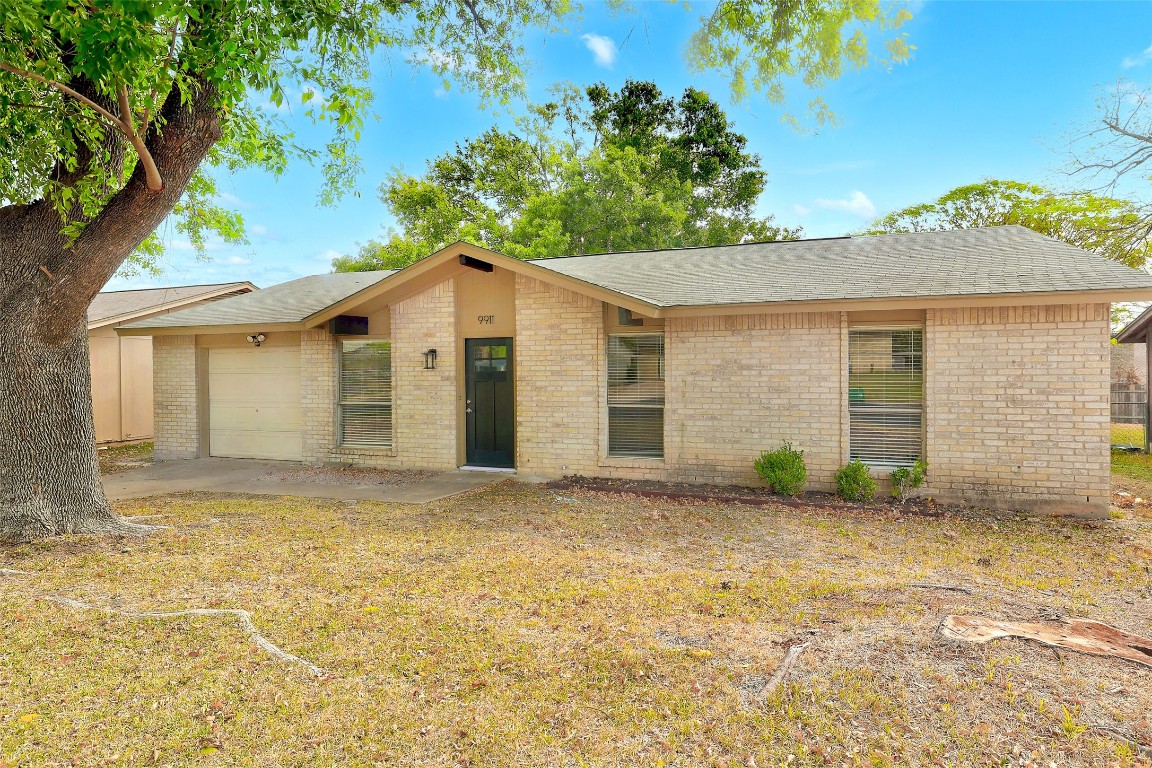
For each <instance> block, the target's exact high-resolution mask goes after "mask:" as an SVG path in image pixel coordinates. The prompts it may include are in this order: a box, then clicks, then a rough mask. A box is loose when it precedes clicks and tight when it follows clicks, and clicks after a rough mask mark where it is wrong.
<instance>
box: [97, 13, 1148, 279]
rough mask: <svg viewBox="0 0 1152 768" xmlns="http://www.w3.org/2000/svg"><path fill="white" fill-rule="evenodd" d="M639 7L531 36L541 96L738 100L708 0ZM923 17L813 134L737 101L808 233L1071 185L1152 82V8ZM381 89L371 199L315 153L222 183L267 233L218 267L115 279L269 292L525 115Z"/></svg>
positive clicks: (173, 242)
mask: <svg viewBox="0 0 1152 768" xmlns="http://www.w3.org/2000/svg"><path fill="white" fill-rule="evenodd" d="M635 6H636V12H635V13H633V14H628V15H613V14H611V13H609V12H607V11H606V9H605V8H603V6H600V5H598V4H596V3H587V4H586V6H585V9H584V14H583V17H582V18H581V19H580V20H578V21H573V22H572V23H571V24H570V25H569V27H570V29H569V31H568V32H567V33H566V34H563V35H552V36H546V35H543V34H537V35H535V36H533V37H531V38H530V39H529V40H528V41H527V44H528V48H529V53H530V55H531V57H532V59H533V62H534V64H533V68H532V71H531V73H530V75H529V77H528V80H527V88H528V92H529V98H530V99H532V100H537V101H539V100H543V99H545V98H546V95H547V89H548V87H549V86H550V85H552V84H553V83H555V82H558V81H571V82H573V83H576V84H577V85H587V84H590V83H594V82H599V81H603V82H605V83H607V84H608V85H609V86H610V87H613V88H615V87H618V86H620V85H621V84H622V83H623V82H624V81H625V80H626V79H628V78H633V79H649V80H654V81H655V82H656V83H657V84H658V85H659V86H660V87H661V88H662V89H663V90H664V92H665V93H668V94H679V93H680V92H681V91H682V90H683V89H684V88H685V87H686V86H689V85H691V86H694V87H697V88H703V89H704V90H707V91H709V92H710V93H712V94H713V96H714V97H716V98H717V100H719V101H721V103H725V104H727V103H728V89H727V84H726V82H725V80H724V79H723V77H722V76H721V75H718V74H717V75H707V76H703V77H701V76H699V75H692V74H690V73H689V72H688V69H687V67H686V65H685V61H684V56H683V51H684V46H685V43H686V41H687V39H688V36H689V35H690V34H691V32H692V30H693V29H694V28H695V26H696V23H697V21H698V19H699V17H700V16H701V14H703V13H704V12H705V11H706V9H707V6H706V5H703V4H701V5H694V7H693V8H691V9H689V10H684V8H683V7H682V6H680V5H676V4H669V3H665V2H655V0H639V1H638V2H636V3H635ZM912 10H913V12H914V14H915V18H914V19H913V21H911V22H910V23H909V24H908V25H907V26H906V31H907V33H908V37H909V40H910V42H911V43H912V44H913V45H914V46H916V50H915V51H914V55H913V58H912V60H911V61H910V62H908V63H907V64H904V65H900V66H897V67H894V68H892V69H891V70H883V69H880V68H874V67H872V68H868V69H866V70H864V71H862V72H858V73H848V74H846V75H845V76H844V77H843V78H841V79H840V80H839V81H837V82H835V83H833V84H832V85H830V86H829V87H827V88H825V89H824V90H823V91H822V93H821V95H822V96H823V97H824V98H825V99H826V100H827V101H828V102H829V103H830V104H831V106H832V108H833V109H834V110H835V111H836V112H837V114H838V115H839V116H840V117H841V121H842V122H841V124H840V125H839V126H838V127H834V128H824V129H821V130H820V131H818V132H815V133H812V132H809V133H801V132H797V131H796V130H795V129H793V128H791V127H789V126H788V125H786V124H784V123H783V122H782V121H781V116H782V114H783V112H784V110H782V109H781V108H779V107H776V106H773V105H771V104H768V103H767V102H765V101H764V100H763V98H761V97H756V96H755V95H753V96H752V97H750V98H749V99H748V100H746V101H745V102H742V103H741V104H738V105H729V106H728V115H729V119H730V120H731V121H732V122H733V123H734V125H735V127H736V129H737V130H739V131H740V132H742V133H743V134H744V135H746V136H747V137H748V139H749V146H750V149H751V150H752V151H755V152H757V153H758V154H760V156H761V158H762V164H763V167H764V168H765V170H767V172H768V178H769V183H768V188H767V190H766V191H765V193H764V195H763V197H762V198H761V201H760V210H761V212H762V213H766V214H768V213H770V214H772V215H774V216H775V217H776V219H777V220H778V221H779V222H780V223H783V224H787V225H791V226H802V227H803V228H804V232H805V235H806V236H808V237H827V236H834V235H841V234H845V233H849V232H852V231H855V230H858V229H859V228H861V227H862V226H864V225H865V224H867V223H868V222H869V221H870V220H872V219H873V218H874V217H875V216H877V215H883V214H884V213H886V212H888V211H891V210H895V209H899V208H901V207H903V206H906V205H909V204H912V203H917V202H923V201H926V200H930V199H933V198H935V197H936V196H938V195H939V194H941V193H943V192H945V191H947V190H949V189H951V188H953V187H955V186H958V185H960V184H966V183H972V182H976V181H980V180H981V179H985V178H1007V179H1016V180H1021V181H1037V182H1041V183H1049V184H1052V185H1054V186H1058V187H1059V186H1067V185H1068V183H1069V182H1068V179H1067V178H1066V177H1065V176H1064V174H1063V172H1062V169H1063V168H1064V167H1065V165H1066V156H1065V155H1064V154H1063V153H1062V151H1061V148H1062V146H1063V145H1064V144H1065V143H1066V141H1067V139H1068V138H1069V136H1071V135H1073V134H1075V133H1076V132H1077V131H1078V129H1083V128H1084V127H1085V126H1087V125H1088V124H1089V123H1090V121H1091V120H1092V119H1093V117H1094V116H1095V114H1096V111H1095V102H1096V99H1097V98H1098V97H1099V96H1101V95H1102V94H1103V93H1105V92H1106V91H1107V90H1108V89H1109V88H1111V87H1112V86H1113V85H1114V84H1115V83H1116V81H1117V79H1118V78H1120V77H1125V78H1128V79H1130V80H1133V81H1134V82H1137V83H1143V84H1147V83H1149V82H1152V3H1142V2H991V1H988V2H959V1H954V2H933V1H929V2H923V3H921V2H917V3H915V4H914V6H913V8H912ZM375 89H376V96H377V100H376V112H377V113H378V114H379V115H380V119H379V120H378V121H377V120H370V121H369V124H368V126H367V127H366V129H365V131H364V133H363V138H362V141H361V144H360V151H361V154H362V156H363V158H364V165H365V169H366V171H365V173H364V175H363V177H362V178H361V179H360V183H359V189H358V194H357V195H354V196H349V197H347V198H345V199H344V200H342V201H341V202H340V203H338V204H337V205H336V206H335V207H330V208H325V207H321V206H319V205H318V204H317V203H316V195H317V192H318V190H319V187H320V179H319V173H318V171H317V170H316V169H314V168H312V167H310V166H309V165H307V164H306V163H298V164H295V165H293V166H291V167H290V168H289V170H288V171H287V173H285V174H284V175H283V176H281V177H279V178H274V177H270V176H268V175H266V174H262V173H258V172H255V171H244V172H240V173H236V174H232V175H225V176H221V177H220V179H219V181H220V189H221V193H222V198H223V202H224V203H225V204H228V205H231V206H234V207H235V208H236V209H237V210H239V211H240V212H241V213H242V214H243V215H244V218H245V221H246V222H247V225H248V228H249V236H250V241H251V242H250V243H249V244H246V245H227V244H220V243H212V244H211V246H210V251H209V256H210V258H211V260H210V261H208V262H202V261H197V260H196V258H195V256H194V254H193V253H192V252H191V251H190V249H189V247H188V245H187V244H186V243H183V242H181V241H180V240H179V239H177V238H170V239H169V247H168V252H167V254H166V256H165V258H164V260H163V267H164V274H163V275H162V276H161V277H159V278H154V277H134V278H119V277H117V278H114V279H113V281H112V282H111V283H109V285H108V289H110V290H114V289H124V288H141V287H151V286H163V285H180V284H188V283H211V282H224V281H230V280H251V281H253V282H255V283H256V284H258V285H260V286H267V285H271V284H274V283H278V282H283V281H285V280H291V279H294V278H296V277H300V276H303V275H308V274H316V273H318V272H325V271H329V269H330V261H331V259H332V257H333V256H335V255H337V254H345V253H351V252H354V251H355V250H356V247H357V243H361V242H364V241H366V240H368V239H369V238H372V237H376V236H379V235H380V234H381V233H382V232H383V230H384V229H385V228H386V227H387V226H388V225H389V224H390V223H391V218H390V216H389V214H388V212H387V210H386V209H385V207H384V205H383V204H382V203H381V202H380V201H379V199H378V197H377V192H376V190H377V187H378V186H379V183H380V181H381V180H383V178H384V177H385V176H386V175H387V174H388V172H389V170H390V169H392V168H394V167H400V168H403V169H405V170H407V171H409V172H412V173H420V172H421V171H422V170H423V168H424V166H425V163H426V161H427V160H429V159H430V158H433V157H436V156H437V155H440V154H442V153H444V152H446V151H449V150H451V149H452V148H453V146H454V145H455V143H456V142H457V141H461V140H464V139H467V138H469V137H471V136H474V135H476V134H478V133H480V132H481V131H483V130H484V129H485V128H487V127H489V126H490V125H492V124H493V123H499V124H503V125H507V124H509V123H510V122H511V117H512V116H511V115H510V114H509V113H508V112H493V111H491V110H489V111H483V110H481V109H479V108H478V105H477V100H476V98H475V97H474V96H472V95H470V94H468V93H464V92H460V91H458V90H450V91H447V92H445V91H444V89H443V88H442V87H441V84H440V82H439V80H438V79H437V78H435V77H434V76H432V75H430V74H428V73H423V72H418V71H415V70H413V69H411V68H409V67H408V66H407V65H405V64H404V63H403V62H402V61H401V60H400V59H399V58H398V57H395V56H394V57H393V58H392V60H391V61H390V62H388V63H384V62H383V61H381V64H380V66H379V67H377V77H376V83H375ZM792 95H793V96H794V97H795V101H796V102H797V103H799V104H803V103H806V102H807V100H808V99H809V98H810V96H811V95H812V94H809V93H807V92H805V91H804V90H803V88H802V87H794V88H793V90H792ZM512 109H513V110H515V109H516V107H515V105H514V106H513V107H512ZM297 111H299V110H297ZM294 122H297V123H298V125H296V127H297V129H298V131H299V135H300V136H301V137H302V138H304V139H307V138H308V137H310V136H311V137H315V138H316V139H317V144H319V142H321V141H322V138H321V137H322V135H323V134H322V133H320V132H318V131H316V130H315V129H313V128H312V127H311V126H310V125H308V124H307V121H305V120H304V119H300V120H299V121H294ZM1130 191H1131V192H1133V193H1136V194H1139V193H1152V189H1147V188H1143V189H1142V188H1140V187H1132V188H1131V190H1130ZM166 231H167V230H162V234H164V233H165V232H166Z"/></svg>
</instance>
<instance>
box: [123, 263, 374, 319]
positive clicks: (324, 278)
mask: <svg viewBox="0 0 1152 768" xmlns="http://www.w3.org/2000/svg"><path fill="white" fill-rule="evenodd" d="M394 272H395V270H382V271H379V272H343V273H337V274H330V275H312V276H310V277H302V278H300V279H299V280H292V281H290V282H287V283H280V284H279V285H273V286H272V287H270V288H265V289H264V290H262V291H256V292H254V293H245V294H243V295H241V296H236V297H234V298H231V299H227V300H224V301H214V302H211V303H209V304H202V305H200V306H198V307H192V308H191V309H186V310H183V311H182V312H173V313H172V314H170V315H161V316H160V317H153V318H150V319H148V320H143V321H141V322H138V323H130V324H128V325H127V326H125V327H127V328H184V327H193V326H208V325H247V324H251V323H298V322H300V321H302V320H304V319H305V318H307V317H308V316H310V315H314V314H315V313H317V312H319V311H320V310H322V309H326V308H328V307H330V306H332V305H333V304H335V303H336V302H338V301H342V300H344V299H346V298H348V297H349V296H351V295H353V294H355V293H359V292H360V291H362V290H364V289H365V288H367V287H368V286H371V285H375V284H376V283H378V282H380V281H381V280H383V279H384V278H386V277H388V276H389V275H391V274H393V273H394Z"/></svg>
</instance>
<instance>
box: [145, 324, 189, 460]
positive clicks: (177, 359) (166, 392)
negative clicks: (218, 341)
mask: <svg viewBox="0 0 1152 768" xmlns="http://www.w3.org/2000/svg"><path fill="white" fill-rule="evenodd" d="M197 353H198V350H197V349H196V337H195V336H155V337H153V339H152V361H153V362H152V364H153V370H154V371H155V373H154V375H153V377H152V393H153V399H154V408H155V420H156V438H155V457H156V460H157V461H171V460H174V459H194V458H196V457H197V456H198V455H199V452H200V400H199V396H198V394H197V382H198V380H199V378H198V370H197V364H196V361H197V356H198V354H197Z"/></svg>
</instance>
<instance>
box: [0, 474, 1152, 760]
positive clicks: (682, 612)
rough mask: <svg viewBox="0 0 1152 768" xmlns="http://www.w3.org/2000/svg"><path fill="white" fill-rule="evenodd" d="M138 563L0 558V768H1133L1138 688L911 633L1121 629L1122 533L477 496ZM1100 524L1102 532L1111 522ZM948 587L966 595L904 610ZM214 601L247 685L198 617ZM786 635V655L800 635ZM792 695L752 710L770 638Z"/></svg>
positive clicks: (1126, 577)
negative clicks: (974, 627) (264, 642)
mask: <svg viewBox="0 0 1152 768" xmlns="http://www.w3.org/2000/svg"><path fill="white" fill-rule="evenodd" d="M121 509H122V511H123V512H124V513H125V514H132V515H166V517H164V518H160V519H157V520H156V521H157V522H163V523H165V524H167V525H169V526H170V527H169V528H168V529H166V530H164V531H162V532H160V533H159V534H156V535H154V536H151V537H149V538H147V539H144V540H139V541H138V540H126V541H110V540H107V539H98V538H82V539H80V538H77V539H71V540H59V541H52V542H47V543H43V544H38V545H31V546H21V547H18V548H9V549H6V550H0V564H2V565H3V567H7V568H14V569H20V570H24V571H28V572H30V573H31V575H30V576H27V577H21V576H0V622H2V624H3V632H2V636H3V644H2V646H0V763H6V764H8V765H14V764H20V765H28V766H44V765H73V764H76V765H131V766H138V765H173V766H175V765H209V766H212V765H245V766H330V765H341V766H343V765H348V766H360V765H387V766H394V765H395V766H454V765H469V766H481V765H482V766H516V765H523V766H544V765H548V766H552V765H557V766H584V765H589V766H658V765H678V766H699V765H717V766H751V765H756V766H762V767H766V766H777V765H793V766H795V765H861V766H877V765H880V766H883V765H953V766H959V765H1026V764H1028V763H1029V762H1031V763H1032V764H1034V765H1037V766H1048V765H1050V764H1055V765H1059V766H1067V765H1073V766H1079V765H1100V766H1106V765H1133V764H1137V758H1136V757H1135V756H1134V754H1133V748H1132V747H1131V746H1130V745H1128V744H1127V743H1125V742H1124V741H1122V740H1119V739H1117V738H1115V737H1114V736H1111V735H1108V734H1106V733H1104V732H1102V731H1094V730H1085V729H1084V727H1085V726H1087V725H1095V724H1106V725H1109V726H1113V727H1115V728H1118V729H1120V730H1121V731H1123V732H1125V733H1128V734H1130V735H1132V736H1135V737H1137V738H1138V739H1140V740H1142V741H1143V742H1144V743H1152V726H1150V725H1149V723H1148V722H1147V720H1146V719H1145V718H1146V717H1147V715H1146V713H1147V712H1148V711H1149V710H1152V689H1150V686H1149V683H1150V682H1152V681H1150V680H1149V677H1150V675H1149V670H1146V669H1144V668H1141V667H1139V666H1137V665H1133V664H1130V663H1126V662H1122V661H1117V660H1112V659H1102V658H1094V657H1086V656H1076V655H1073V654H1057V653H1055V652H1054V651H1052V650H1051V649H1048V648H1044V647H1040V646H1037V645H1035V644H1031V643H1028V642H1026V641H1018V640H1005V641H997V642H995V643H993V644H990V645H988V646H968V645H955V644H951V643H947V642H945V641H942V640H940V639H938V637H937V635H936V634H935V627H936V624H937V622H938V621H939V620H940V618H941V617H942V616H944V615H946V614H947V613H969V612H972V613H980V614H984V615H990V616H996V617H1002V618H1018V619H1036V618H1037V617H1040V616H1050V615H1055V614H1061V613H1062V614H1068V615H1077V616H1085V617H1091V618H1095V619H1099V620H1102V621H1107V622H1111V623H1114V624H1116V625H1118V626H1120V627H1123V628H1125V629H1127V630H1130V631H1133V632H1137V633H1141V634H1145V635H1147V634H1149V633H1150V629H1152V610H1150V608H1149V603H1150V599H1152V573H1150V571H1149V568H1150V566H1152V560H1150V556H1152V521H1149V520H1146V519H1141V518H1127V517H1121V518H1119V519H1114V520H1112V521H1109V522H1106V523H1076V522H1070V521H1060V520H1050V519H1037V520H1031V519H1025V518H1003V517H1000V518H996V517H978V516H975V517H970V518H967V517H966V518H956V517H951V518H928V517H910V518H904V517H900V516H898V515H892V514H888V515H884V516H869V515H865V514H857V515H856V516H848V515H846V514H844V513H836V512H831V511H824V510H820V509H810V510H797V509H793V508H773V507H756V508H753V507H744V506H719V505H708V504H700V503H694V504H673V503H668V502H654V501H649V500H643V499H638V498H633V497H621V496H601V495H596V494H590V493H583V494H579V495H574V496H571V497H569V494H568V492H565V494H564V495H558V494H556V493H553V492H551V491H548V490H545V489H542V488H538V487H533V486H528V485H522V484H516V483H504V484H500V485H498V486H494V487H489V488H486V489H482V490H480V491H477V492H473V493H471V494H468V495H465V496H461V497H456V498H455V499H451V500H448V501H446V502H443V503H440V504H436V505H430V506H425V507H415V506H390V505H382V504H369V503H359V504H344V503H334V502H325V501H308V500H300V499H282V498H250V497H229V496H215V497H212V496H204V495H200V496H192V495H188V496H181V497H168V498H161V499H154V500H150V501H146V502H129V503H125V504H124V505H122V507H121ZM1120 514H1122V513H1120ZM913 581H927V582H943V583H954V584H964V585H966V586H968V587H971V588H972V589H973V590H974V592H975V594H973V595H971V596H969V595H965V594H961V593H956V592H945V591H933V590H922V589H910V588H908V587H907V586H906V585H907V584H908V583H909V582H913ZM46 594H51V595H69V596H73V597H76V598H78V599H81V600H84V601H86V602H89V603H93V604H98V605H107V606H116V607H120V608H122V609H126V610H173V609H180V608H190V607H216V608H246V609H248V610H250V611H251V612H252V613H253V616H254V619H255V622H256V624H257V626H258V628H259V629H260V631H261V632H263V633H264V634H265V635H266V636H267V637H268V638H269V639H270V640H271V641H273V642H275V643H277V644H279V645H280V647H282V648H283V649H284V650H286V651H289V652H291V653H294V654H297V655H300V656H302V657H304V658H306V659H309V660H310V661H312V662H315V663H316V664H318V665H320V666H321V667H323V668H324V669H325V670H326V671H327V672H328V676H327V677H325V678H322V679H316V678H314V677H311V676H310V675H309V674H308V673H307V672H306V670H304V669H302V668H300V667H299V666H294V665H291V664H285V663H282V662H279V661H276V660H275V659H273V658H272V657H270V656H268V655H266V654H264V653H263V652H262V651H260V650H259V649H258V648H256V647H255V646H254V645H253V644H252V643H251V642H250V641H249V639H248V638H247V636H246V635H245V634H244V632H243V631H242V630H241V628H240V627H239V626H236V625H233V624H230V623H229V622H228V621H227V620H226V619H219V618H196V619H178V620H144V621H141V620H132V619H128V618H124V617H118V616H111V615H105V614H100V613H96V612H91V611H75V610H72V609H69V608H66V607H64V606H60V605H56V604H53V603H51V602H48V601H46V600H44V599H42V598H41V596H42V595H46ZM809 630H816V634H815V635H814V636H813V635H810V634H808V631H809ZM807 637H813V638H814V639H813V644H812V646H811V647H810V648H809V649H808V650H807V651H806V652H805V653H804V654H803V655H802V656H801V657H800V658H799V661H798V663H797V665H796V668H795V671H794V674H793V676H792V677H791V678H790V680H789V683H788V684H787V685H786V686H785V687H784V688H783V689H781V690H779V691H777V692H775V693H772V694H770V695H768V696H767V697H764V698H759V697H758V696H757V695H756V693H757V689H758V687H759V686H760V685H761V684H762V683H763V680H764V679H765V678H767V677H768V676H769V675H770V674H771V673H772V671H773V670H774V669H775V667H776V665H777V664H778V663H779V661H780V660H781V659H782V658H783V656H784V653H785V651H786V649H787V647H788V646H789V645H791V644H792V643H793V642H796V641H798V640H800V639H802V638H807Z"/></svg>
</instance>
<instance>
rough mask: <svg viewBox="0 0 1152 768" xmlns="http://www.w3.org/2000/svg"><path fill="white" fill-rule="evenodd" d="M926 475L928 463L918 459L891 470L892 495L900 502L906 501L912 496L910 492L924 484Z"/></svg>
mask: <svg viewBox="0 0 1152 768" xmlns="http://www.w3.org/2000/svg"><path fill="white" fill-rule="evenodd" d="M927 476H928V464H927V463H926V462H925V461H924V460H923V459H920V460H919V461H917V462H916V463H915V464H913V465H912V466H910V467H900V468H899V469H894V470H892V474H891V475H890V476H889V479H890V480H891V481H892V496H893V497H895V498H897V499H900V503H901V504H903V503H904V502H906V501H908V499H910V498H912V494H913V493H915V492H916V489H917V488H919V487H920V486H922V485H924V479H925V478H926V477H927Z"/></svg>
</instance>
